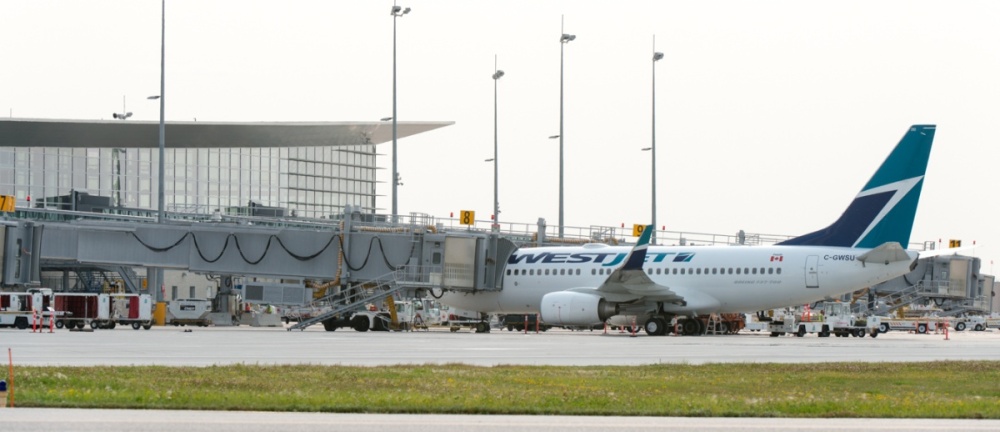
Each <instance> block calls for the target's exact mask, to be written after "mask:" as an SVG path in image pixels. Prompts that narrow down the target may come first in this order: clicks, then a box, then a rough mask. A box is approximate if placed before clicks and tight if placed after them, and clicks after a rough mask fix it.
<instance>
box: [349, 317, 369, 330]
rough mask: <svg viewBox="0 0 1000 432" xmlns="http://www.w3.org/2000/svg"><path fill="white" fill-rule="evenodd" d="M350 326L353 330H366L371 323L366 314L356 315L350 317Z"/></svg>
mask: <svg viewBox="0 0 1000 432" xmlns="http://www.w3.org/2000/svg"><path fill="white" fill-rule="evenodd" d="M351 327H352V328H354V331H359V332H366V331H368V327H371V323H370V322H369V321H368V317H366V316H356V317H354V318H351Z"/></svg>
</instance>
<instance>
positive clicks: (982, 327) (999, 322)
mask: <svg viewBox="0 0 1000 432" xmlns="http://www.w3.org/2000/svg"><path fill="white" fill-rule="evenodd" d="M967 328H969V329H972V330H975V331H986V329H995V328H1000V318H994V317H984V316H980V315H976V316H971V317H968V318H964V319H962V320H960V321H956V322H955V331H964V330H965V329H967Z"/></svg>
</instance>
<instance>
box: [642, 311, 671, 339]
mask: <svg viewBox="0 0 1000 432" xmlns="http://www.w3.org/2000/svg"><path fill="white" fill-rule="evenodd" d="M643 328H644V329H645V330H646V334H648V335H650V336H663V335H665V334H667V332H666V330H667V323H666V320H664V319H663V318H660V317H657V316H654V317H650V318H649V319H648V320H646V324H645V325H644V326H643Z"/></svg>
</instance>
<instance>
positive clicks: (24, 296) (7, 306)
mask: <svg viewBox="0 0 1000 432" xmlns="http://www.w3.org/2000/svg"><path fill="white" fill-rule="evenodd" d="M51 297H52V290H48V289H44V290H32V291H31V292H17V293H0V327H15V328H17V329H20V330H24V329H26V328H28V327H31V326H32V324H33V323H37V322H38V321H39V320H41V318H42V317H43V316H44V317H48V316H49V315H51V312H50V311H48V310H47V309H46V308H47V307H48V304H49V303H50V302H51ZM44 324H48V322H44Z"/></svg>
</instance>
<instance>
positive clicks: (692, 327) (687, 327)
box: [681, 319, 701, 336]
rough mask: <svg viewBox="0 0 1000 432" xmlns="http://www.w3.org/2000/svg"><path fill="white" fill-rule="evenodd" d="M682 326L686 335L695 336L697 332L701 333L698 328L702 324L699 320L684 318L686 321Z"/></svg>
mask: <svg viewBox="0 0 1000 432" xmlns="http://www.w3.org/2000/svg"><path fill="white" fill-rule="evenodd" d="M681 327H682V328H683V330H681V332H682V333H683V334H684V336H694V335H696V334H699V333H701V332H699V331H698V329H699V328H700V327H701V326H700V325H698V320H694V319H686V320H684V323H683V324H681Z"/></svg>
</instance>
